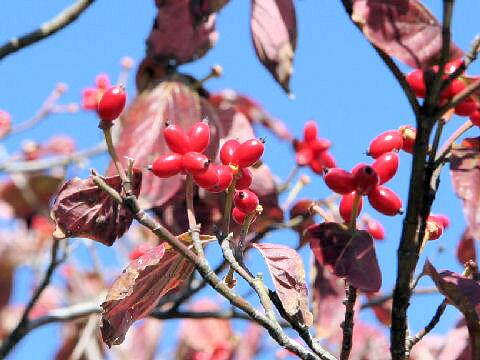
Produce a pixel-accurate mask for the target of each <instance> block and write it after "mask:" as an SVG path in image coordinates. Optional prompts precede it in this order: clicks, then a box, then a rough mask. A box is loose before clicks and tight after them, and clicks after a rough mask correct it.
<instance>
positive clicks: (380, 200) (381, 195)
mask: <svg viewBox="0 0 480 360" xmlns="http://www.w3.org/2000/svg"><path fill="white" fill-rule="evenodd" d="M368 201H369V202H370V205H372V207H373V208H374V209H375V210H377V211H378V212H380V213H382V214H384V215H388V216H395V215H398V214H400V213H401V212H402V200H401V199H400V197H399V196H398V195H397V194H395V192H394V191H393V190H390V189H389V188H387V187H386V186H383V185H378V186H376V187H375V188H374V189H373V190H372V191H370V193H369V194H368Z"/></svg>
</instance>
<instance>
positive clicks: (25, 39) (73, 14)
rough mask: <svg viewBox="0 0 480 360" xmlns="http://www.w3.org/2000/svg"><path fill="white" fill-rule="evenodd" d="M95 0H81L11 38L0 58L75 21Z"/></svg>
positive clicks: (3, 46)
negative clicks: (33, 28) (30, 30)
mask: <svg viewBox="0 0 480 360" xmlns="http://www.w3.org/2000/svg"><path fill="white" fill-rule="evenodd" d="M94 2H95V0H79V1H77V2H76V3H75V4H73V5H70V6H69V7H67V8H65V9H64V10H63V11H62V12H60V13H59V14H58V15H56V16H55V17H54V18H53V19H51V20H50V21H48V22H46V23H44V24H42V25H41V26H40V27H39V28H38V29H36V30H34V31H32V32H29V33H26V34H24V35H22V36H20V37H17V38H13V39H11V40H10V41H9V42H8V43H6V44H4V45H2V46H1V47H0V59H3V58H4V57H5V56H7V55H9V54H12V53H14V52H16V51H18V50H20V49H23V48H24V47H27V46H29V45H32V44H34V43H36V42H38V41H40V40H43V39H45V38H47V37H49V36H50V35H53V34H55V33H56V32H57V31H59V30H61V29H63V28H64V27H66V26H67V25H69V24H71V23H72V22H74V21H75V20H76V19H77V18H78V17H79V16H80V15H81V14H82V13H83V12H84V11H85V10H86V9H87V8H88V7H89V6H90V5H91V4H93V3H94Z"/></svg>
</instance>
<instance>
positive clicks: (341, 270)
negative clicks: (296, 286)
mask: <svg viewBox="0 0 480 360" xmlns="http://www.w3.org/2000/svg"><path fill="white" fill-rule="evenodd" d="M307 236H308V237H309V238H310V247H311V249H312V251H313V253H314V255H315V258H316V259H317V261H318V262H319V263H321V264H324V265H326V266H327V267H329V268H330V269H331V271H333V273H334V274H335V275H337V276H338V277H342V278H345V279H346V280H347V281H348V282H349V283H350V284H351V285H353V286H354V287H356V288H358V289H360V290H361V291H366V292H372V291H378V290H379V289H380V286H381V285H382V276H381V273H380V269H379V267H378V262H377V255H376V253H375V247H374V242H373V239H372V236H371V235H370V234H369V233H368V232H366V231H363V230H357V231H354V232H352V231H350V230H348V229H347V228H345V227H343V226H342V225H340V224H337V223H322V224H319V225H312V226H310V227H309V228H308V229H307Z"/></svg>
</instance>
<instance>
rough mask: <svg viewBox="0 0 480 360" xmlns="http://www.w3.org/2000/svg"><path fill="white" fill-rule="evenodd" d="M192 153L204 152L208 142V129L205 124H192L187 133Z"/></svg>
mask: <svg viewBox="0 0 480 360" xmlns="http://www.w3.org/2000/svg"><path fill="white" fill-rule="evenodd" d="M188 138H189V140H190V147H191V150H192V151H197V152H204V151H205V149H206V148H207V146H208V143H209V142H210V127H209V126H208V124H207V123H206V122H203V121H200V122H197V123H196V124H194V125H193V126H192V127H191V128H190V130H189V131H188Z"/></svg>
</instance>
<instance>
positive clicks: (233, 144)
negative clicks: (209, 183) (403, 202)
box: [220, 139, 240, 165]
mask: <svg viewBox="0 0 480 360" xmlns="http://www.w3.org/2000/svg"><path fill="white" fill-rule="evenodd" d="M239 146H240V143H239V142H238V141H237V140H234V139H230V140H227V141H225V143H224V144H223V145H222V148H221V149H220V160H221V161H222V163H223V164H225V165H229V164H230V163H231V162H232V159H233V153H234V152H235V150H237V148H238V147H239Z"/></svg>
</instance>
